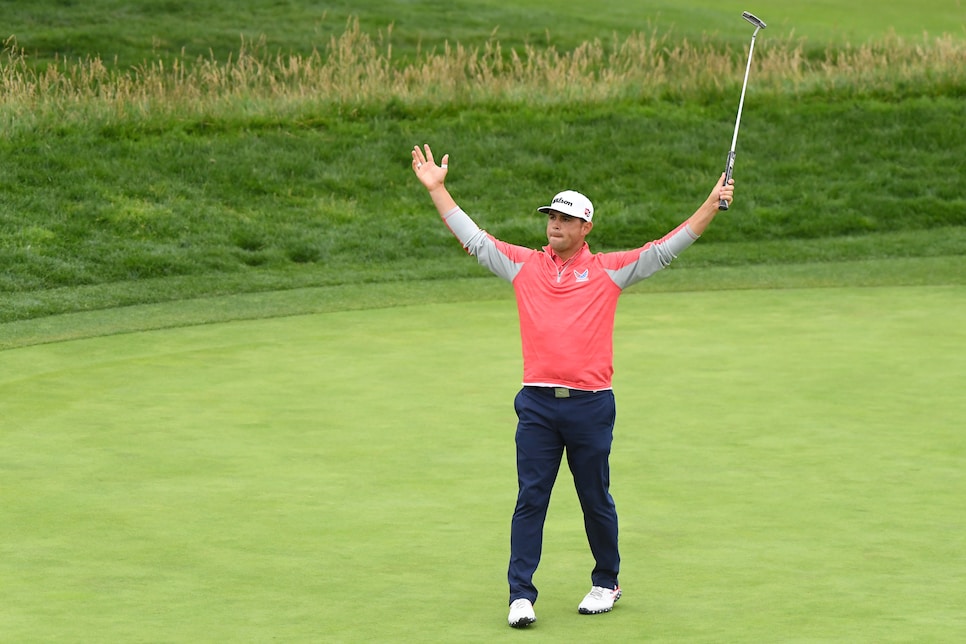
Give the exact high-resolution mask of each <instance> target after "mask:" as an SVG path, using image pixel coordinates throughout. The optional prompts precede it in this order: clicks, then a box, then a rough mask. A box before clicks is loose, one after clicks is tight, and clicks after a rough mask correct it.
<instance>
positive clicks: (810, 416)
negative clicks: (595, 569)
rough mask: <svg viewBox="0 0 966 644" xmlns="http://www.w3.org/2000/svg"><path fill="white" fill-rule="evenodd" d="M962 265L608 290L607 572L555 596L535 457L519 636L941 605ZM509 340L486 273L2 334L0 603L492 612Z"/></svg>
mask: <svg viewBox="0 0 966 644" xmlns="http://www.w3.org/2000/svg"><path fill="white" fill-rule="evenodd" d="M652 279H654V280H657V279H660V276H656V277H655V278H652ZM964 295H966V292H964V290H963V287H962V286H935V287H929V286H920V287H914V288H909V287H893V288H889V287H877V288H824V289H823V288H816V289H790V290H746V291H717V292H711V291H709V292H690V293H658V292H646V291H640V292H638V291H635V292H634V293H628V294H627V295H626V296H625V298H624V300H623V301H622V303H621V307H620V309H619V311H618V321H617V329H616V345H615V350H616V354H617V355H616V368H617V375H616V378H615V390H616V393H617V400H618V423H617V429H616V437H615V447H614V455H613V489H612V491H613V493H614V496H615V499H616V501H617V503H618V509H619V511H620V515H621V522H622V523H621V529H622V532H621V542H622V555H623V569H622V577H621V582H622V585H623V587H624V590H625V597H624V598H622V599H621V602H620V604H619V605H618V607H617V608H616V609H615V610H614V612H613V613H612V614H609V615H604V616H597V617H587V616H580V615H578V614H577V612H576V603H577V601H578V600H579V599H580V597H581V596H582V595H583V593H584V592H586V587H587V586H588V580H589V572H590V568H591V567H592V560H591V558H590V555H589V552H588V551H587V547H586V542H585V538H584V536H583V532H582V530H583V528H582V524H581V521H580V518H579V509H578V507H577V505H576V499H575V498H574V494H573V491H572V486H571V484H569V482H568V481H567V478H568V477H569V474H568V473H567V472H566V470H565V469H564V471H563V472H561V479H560V480H559V481H558V486H557V489H556V492H555V495H554V501H553V503H552V506H551V512H550V517H549V519H548V524H547V528H546V534H547V541H546V548H545V552H544V562H543V565H542V566H541V569H540V571H539V573H538V577H537V580H536V581H537V584H538V586H539V588H540V589H541V597H540V600H539V601H538V602H537V605H536V608H537V614H538V619H539V621H538V622H537V624H536V625H535V626H534V627H533V632H534V636H536V637H538V638H539V639H540V640H541V641H576V640H575V638H576V639H585V638H594V639H611V640H618V641H630V640H635V641H681V642H685V641H687V642H695V641H699V642H700V641H705V642H710V641H748V642H750V641H776V640H784V641H787V640H797V641H868V642H873V641H875V642H882V641H955V640H956V639H958V638H959V637H960V636H962V635H963V634H964V633H966V621H964V617H963V614H962V612H961V610H960V606H959V604H958V600H957V597H959V596H961V594H962V591H963V583H964V582H963V579H964V570H966V567H964V563H963V559H962V552H963V551H964V546H966V544H964V537H963V534H966V530H964V529H966V526H964V525H963V522H964V517H963V514H962V512H961V507H962V499H963V498H964V495H966V481H964V474H963V468H962V467H961V465H962V459H963V455H964V454H963V441H962V437H961V427H960V421H961V419H962V418H963V417H964V415H966V402H964V399H963V397H962V396H961V395H960V389H961V388H960V386H959V384H958V383H960V382H961V377H962V374H963V372H964V366H966V365H964V359H963V357H962V353H961V351H960V350H959V349H960V348H961V347H962V346H963V342H964V340H966V338H964V329H966V304H964V302H966V297H964ZM114 315H123V311H121V312H116V313H114ZM518 352H519V340H518V338H517V329H516V320H515V309H514V306H513V303H512V300H511V299H509V298H507V297H501V298H497V299H494V300H491V301H480V302H463V303H450V304H447V303H438V304H427V305H423V306H419V305H417V306H409V307H396V308H385V309H371V310H363V311H341V312H332V313H322V314H313V315H301V316H292V317H284V318H277V319H266V320H251V321H236V322H227V323H219V324H210V325H204V326H191V327H183V328H172V329H162V330H157V331H146V332H139V333H126V334H121V335H116V336H111V337H95V338H88V339H81V340H74V341H67V342H57V343H51V344H43V345H36V346H27V347H22V348H19V349H12V350H8V351H4V352H3V354H2V356H3V364H2V367H0V400H2V401H3V402H2V408H3V423H4V431H3V433H2V434H0V488H2V489H3V494H4V503H3V506H2V509H0V534H2V535H3V538H2V540H0V543H2V544H3V548H4V553H3V557H2V558H0V579H2V580H3V582H2V584H0V600H2V602H3V605H4V606H5V609H4V611H3V613H2V617H0V630H2V632H3V633H5V637H9V638H11V641H51V640H56V639H68V640H73V641H92V640H103V639H111V640H115V641H264V640H270V639H278V640H288V641H312V640H315V641H322V640H324V641H347V642H349V641H457V640H458V641H468V642H487V641H498V640H500V639H501V638H503V637H509V635H510V633H507V631H509V630H510V629H507V628H506V624H505V620H504V618H505V615H504V612H505V604H506V601H505V599H506V598H505V595H506V589H505V581H504V575H505V564H506V558H507V552H508V542H507V534H508V533H507V530H508V524H509V516H510V513H511V511H512V505H513V499H514V495H515V475H514V471H513V427H514V420H515V419H514V416H513V411H512V405H511V402H512V396H513V394H514V393H515V391H516V388H517V386H518V383H519V377H520V364H519V356H518ZM316 638H317V639H316Z"/></svg>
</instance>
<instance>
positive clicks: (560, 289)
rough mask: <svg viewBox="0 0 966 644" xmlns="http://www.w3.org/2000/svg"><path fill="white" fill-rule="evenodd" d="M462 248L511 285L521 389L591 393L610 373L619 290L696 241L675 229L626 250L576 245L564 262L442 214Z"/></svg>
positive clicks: (461, 216)
mask: <svg viewBox="0 0 966 644" xmlns="http://www.w3.org/2000/svg"><path fill="white" fill-rule="evenodd" d="M443 220H444V221H445V222H446V225H447V226H448V227H449V229H450V230H451V231H452V232H453V234H454V235H455V236H456V238H457V239H459V240H460V242H461V243H462V244H463V248H464V249H466V251H467V252H468V253H469V254H470V255H473V256H475V257H476V259H477V261H478V262H479V263H480V265H481V266H485V267H486V268H488V269H490V270H491V271H492V272H493V273H494V274H495V275H497V276H499V277H502V278H503V279H505V280H507V281H508V282H510V283H511V284H512V285H513V290H514V292H515V293H516V300H517V309H518V311H519V316H520V337H521V340H522V345H523V384H524V385H531V386H545V387H568V388H571V389H584V390H588V391H599V390H601V389H610V388H611V378H612V376H613V374H614V348H613V335H614V314H615V313H616V311H617V299H618V297H619V296H620V294H621V291H623V289H625V288H627V287H628V286H630V285H631V284H634V283H636V282H639V281H641V280H643V279H646V278H648V277H650V276H651V275H653V274H654V273H656V272H657V271H659V270H661V269H662V268H664V267H665V266H667V265H668V264H670V263H671V260H673V259H674V258H675V257H677V256H678V254H679V253H680V252H681V251H683V250H684V249H686V248H687V247H688V246H690V245H691V244H693V243H694V241H695V240H696V239H697V238H698V236H697V235H696V234H694V233H693V232H692V231H691V229H690V228H689V227H688V226H687V225H686V223H685V224H681V225H680V226H678V227H677V228H675V229H674V230H673V231H671V232H670V233H668V234H667V235H665V236H664V237H662V238H661V239H659V240H656V241H653V242H649V243H647V244H645V245H644V246H642V247H641V248H637V249H634V250H628V251H620V252H613V253H591V252H590V247H589V246H588V245H587V244H586V243H584V246H583V248H582V249H580V251H579V252H578V253H577V254H576V255H574V256H573V257H571V258H570V259H569V260H567V261H566V262H563V261H561V259H560V258H559V257H557V255H556V253H554V252H553V250H551V248H550V247H549V246H545V247H544V248H542V249H541V250H533V249H530V248H524V247H523V246H514V245H513V244H508V243H506V242H502V241H500V240H498V239H496V238H494V237H493V236H492V235H490V234H489V233H487V232H486V231H484V230H482V229H480V227H479V226H477V225H476V223H475V222H474V221H473V220H472V219H471V218H470V217H469V216H468V215H467V214H466V213H465V212H463V210H462V209H461V208H454V209H453V210H451V211H450V212H448V213H446V214H445V215H444V216H443Z"/></svg>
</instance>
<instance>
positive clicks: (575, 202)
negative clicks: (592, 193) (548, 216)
mask: <svg viewBox="0 0 966 644" xmlns="http://www.w3.org/2000/svg"><path fill="white" fill-rule="evenodd" d="M537 210H539V211H540V212H542V213H548V212H550V211H551V210H556V211H557V212H562V213H563V214H565V215H570V216H571V217H579V218H580V219H583V220H584V221H590V220H591V219H593V217H594V204H592V203H590V199H588V198H587V197H585V196H584V195H582V194H580V193H579V192H576V191H574V190H564V191H563V192H558V193H557V194H556V195H554V197H553V201H551V202H550V205H549V206H543V207H542V208H537Z"/></svg>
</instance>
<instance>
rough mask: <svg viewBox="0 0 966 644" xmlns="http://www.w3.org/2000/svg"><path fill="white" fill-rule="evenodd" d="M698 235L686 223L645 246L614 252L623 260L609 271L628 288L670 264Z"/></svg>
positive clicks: (615, 280) (618, 281)
mask: <svg viewBox="0 0 966 644" xmlns="http://www.w3.org/2000/svg"><path fill="white" fill-rule="evenodd" d="M698 237H699V236H698V235H697V234H695V233H694V232H693V231H692V230H691V228H690V227H689V226H688V225H687V224H686V223H685V224H682V225H680V226H678V227H677V228H675V229H674V230H672V231H671V232H670V233H668V234H667V235H665V236H664V237H662V238H661V239H659V240H657V241H653V242H651V243H649V244H647V245H645V246H644V247H643V248H640V249H638V250H636V251H630V252H627V253H614V254H612V257H620V258H622V259H623V261H620V262H618V265H616V266H613V267H609V268H608V270H607V272H608V274H610V277H611V279H612V280H614V283H615V284H617V286H619V287H620V288H622V289H623V288H627V287H628V286H630V285H631V284H636V283H637V282H640V281H641V280H644V279H647V278H648V277H650V276H651V275H653V274H654V273H656V272H658V271H659V270H661V269H663V268H665V267H666V266H668V265H669V264H670V263H671V262H672V261H673V260H674V259H676V258H677V256H678V255H679V254H681V252H683V251H684V250H685V249H686V248H688V246H690V245H691V244H693V243H694V242H695V241H696V240H697V239H698ZM635 255H636V257H635Z"/></svg>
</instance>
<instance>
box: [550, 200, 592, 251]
mask: <svg viewBox="0 0 966 644" xmlns="http://www.w3.org/2000/svg"><path fill="white" fill-rule="evenodd" d="M591 228H593V224H592V223H591V222H589V221H584V220H583V219H581V218H579V217H571V216H570V215H565V214H563V213H561V212H557V211H556V210H551V211H550V212H549V213H547V242H548V243H549V244H550V248H552V249H553V250H554V252H555V253H557V254H558V255H561V256H568V255H572V254H573V253H574V252H576V251H577V250H579V249H580V247H581V246H583V245H584V237H586V236H587V233H589V232H590V229H591Z"/></svg>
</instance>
